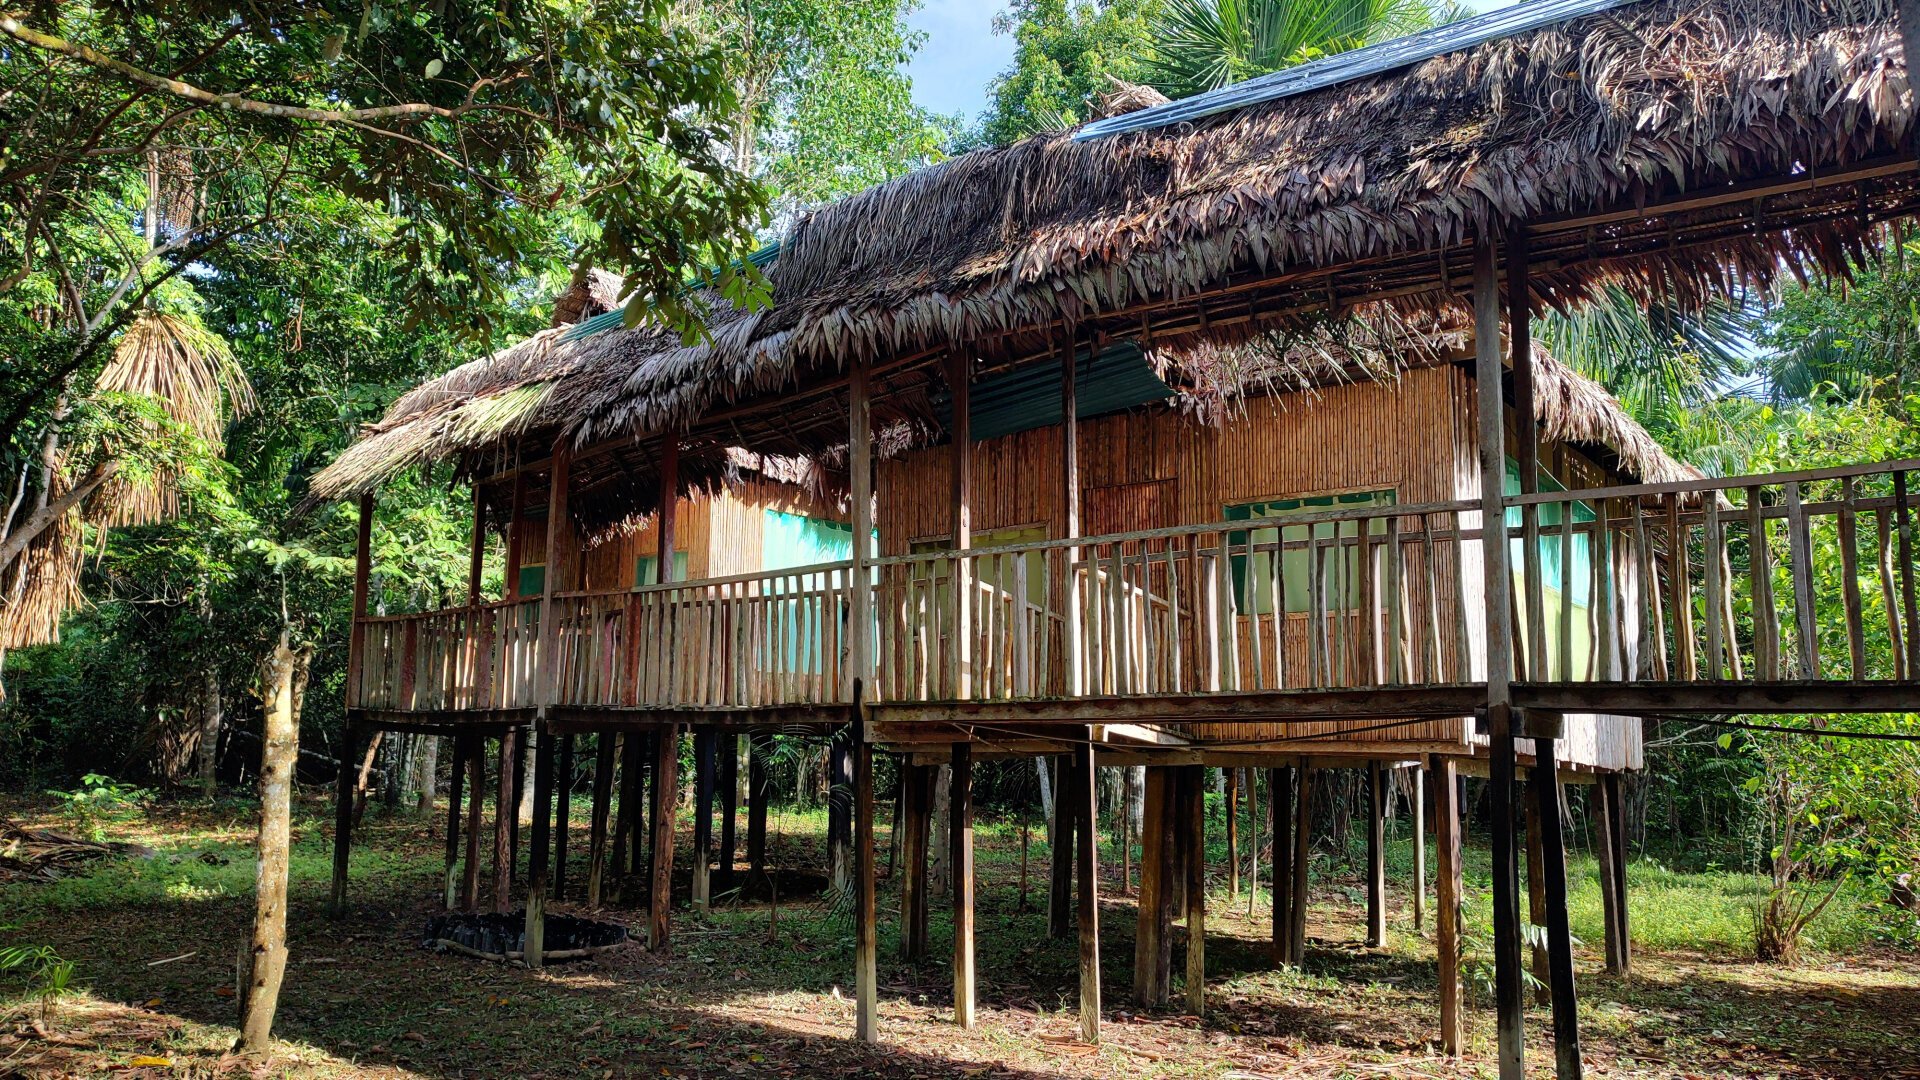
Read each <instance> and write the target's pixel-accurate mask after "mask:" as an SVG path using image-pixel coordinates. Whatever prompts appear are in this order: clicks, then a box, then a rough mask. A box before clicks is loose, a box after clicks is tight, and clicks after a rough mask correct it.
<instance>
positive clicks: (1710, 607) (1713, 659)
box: [1700, 491, 1732, 681]
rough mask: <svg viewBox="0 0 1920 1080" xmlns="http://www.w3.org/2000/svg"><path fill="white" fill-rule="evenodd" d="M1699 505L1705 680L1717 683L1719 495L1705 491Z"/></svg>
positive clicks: (1718, 646) (1718, 666)
mask: <svg viewBox="0 0 1920 1080" xmlns="http://www.w3.org/2000/svg"><path fill="white" fill-rule="evenodd" d="M1700 505H1701V507H1702V510H1703V513H1704V516H1705V518H1706V528H1705V530H1704V531H1705V533H1706V546H1705V556H1706V557H1705V559H1704V560H1703V562H1704V564H1705V565H1704V567H1703V568H1704V569H1705V570H1706V572H1707V595H1706V616H1707V678H1709V679H1713V680H1715V681H1718V680H1719V679H1720V677H1721V667H1720V646H1721V631H1720V614H1721V607H1722V605H1721V603H1720V590H1721V588H1722V584H1721V581H1720V548H1721V535H1720V495H1719V493H1718V492H1714V491H1709V492H1706V493H1705V494H1703V495H1701V496H1700ZM1727 629H1728V630H1729V631H1731V630H1732V627H1728V628H1727Z"/></svg>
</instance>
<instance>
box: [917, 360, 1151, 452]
mask: <svg viewBox="0 0 1920 1080" xmlns="http://www.w3.org/2000/svg"><path fill="white" fill-rule="evenodd" d="M1075 364H1076V365H1077V366H1076V367H1075V369H1074V370H1075V374H1074V383H1075V390H1076V393H1075V395H1074V397H1075V404H1076V405H1077V408H1076V409H1075V410H1074V412H1075V415H1077V416H1078V417H1079V418H1080V419H1082V420H1087V419H1091V418H1092V417H1096V416H1104V415H1106V414H1107V413H1112V412H1119V411H1120V410H1122V409H1131V408H1133V407H1134V406H1136V405H1145V404H1147V403H1148V402H1153V401H1165V400H1166V399H1167V398H1170V397H1172V396H1173V391H1172V390H1171V389H1169V388H1168V386H1167V384H1166V383H1164V382H1161V381H1160V377H1159V376H1157V375H1155V374H1154V373H1153V366H1152V365H1151V364H1149V363H1147V358H1146V356H1145V355H1144V354H1142V353H1141V351H1140V347H1139V346H1137V345H1135V344H1134V343H1133V342H1131V341H1124V342H1120V343H1118V344H1114V345H1109V346H1108V347H1107V348H1105V349H1103V350H1101V352H1100V355H1098V356H1094V357H1089V356H1087V354H1086V352H1085V350H1082V351H1081V352H1080V353H1078V354H1077V355H1076V359H1075ZM933 405H934V412H935V415H936V416H937V417H938V418H939V420H940V425H941V426H942V427H951V426H952V420H953V398H952V397H951V396H950V395H948V394H945V393H944V392H943V393H937V394H936V395H935V396H934V401H933ZM969 405H970V406H971V407H970V409H969V413H970V415H971V418H972V430H973V439H974V441H975V442H979V441H981V440H983V439H996V438H999V437H1000V436H1002V435H1012V434H1014V433H1015V432H1020V431H1031V430H1033V429H1034V428H1043V427H1051V426H1053V425H1054V424H1058V423H1060V421H1061V418H1062V416H1063V413H1062V411H1061V409H1060V365H1059V364H1058V363H1057V362H1042V363H1037V364H1028V365H1027V366H1025V367H1022V368H1019V369H1017V370H1014V371H1009V372H1007V373H1006V374H1004V375H995V376H993V377H992V378H988V379H982V380H980V381H979V382H977V383H974V384H973V387H972V390H971V400H970V402H969Z"/></svg>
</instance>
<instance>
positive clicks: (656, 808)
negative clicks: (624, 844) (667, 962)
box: [647, 724, 680, 952]
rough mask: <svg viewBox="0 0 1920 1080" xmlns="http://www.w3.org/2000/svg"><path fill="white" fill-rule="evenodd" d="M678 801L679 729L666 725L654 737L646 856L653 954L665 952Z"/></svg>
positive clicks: (648, 929) (650, 934) (649, 926)
mask: <svg viewBox="0 0 1920 1080" xmlns="http://www.w3.org/2000/svg"><path fill="white" fill-rule="evenodd" d="M679 799H680V729H679V728H678V727H677V726H675V725H672V724H669V725H667V726H666V727H663V728H661V729H660V730H659V732H658V733H657V734H656V735H655V736H654V757H653V843H652V844H651V845H649V852H648V858H649V860H650V861H651V862H652V864H653V873H652V874H651V875H650V876H651V879H652V883H651V887H650V889H649V891H648V895H647V948H649V949H651V950H653V951H655V952H663V951H665V950H666V948H667V925H668V923H667V915H668V912H670V911H671V910H672V909H673V825H674V804H675V803H676V802H678V801H679Z"/></svg>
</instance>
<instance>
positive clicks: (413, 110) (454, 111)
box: [0, 15, 495, 124]
mask: <svg viewBox="0 0 1920 1080" xmlns="http://www.w3.org/2000/svg"><path fill="white" fill-rule="evenodd" d="M0 33H4V34H6V35H7V36H8V37H11V38H13V39H14V40H16V41H19V42H22V43H24V44H27V45H31V46H33V47H34V48H36V49H43V50H46V51H47V52H54V53H59V54H61V55H63V56H70V57H72V58H74V59H75V60H79V61H81V62H82V63H86V64H91V65H93V66H94V67H97V68H104V69H105V70H107V71H111V72H113V73H114V74H116V75H119V76H121V77H122V78H125V79H127V80H129V81H131V82H133V83H135V84H136V85H139V86H144V87H146V88H147V89H149V90H155V91H159V92H161V93H166V94H172V95H174V96H175V97H180V98H185V99H186V100H188V101H195V102H199V103H200V104H202V105H209V106H215V107H218V108H222V109H232V110H234V111H236V112H244V113H251V114H253V115H255V116H271V117H276V118H280V119H290V120H313V121H316V122H319V123H323V124H339V123H361V124H364V123H367V122H368V121H373V120H389V119H404V118H408V117H439V118H440V119H443V120H454V119H458V118H459V117H461V116H463V115H465V114H467V113H470V112H476V111H480V110H491V109H492V108H493V106H491V105H484V104H478V103H476V102H475V101H474V100H473V93H474V91H475V90H478V89H479V88H480V87H481V86H484V85H487V84H489V83H491V82H494V81H495V80H491V79H482V80H480V82H477V83H475V84H474V85H473V87H472V88H471V89H469V91H468V93H467V98H466V100H465V101H463V102H461V103H460V104H459V105H457V106H453V107H451V108H449V107H447V106H444V105H430V104H428V103H426V102H424V101H409V102H403V103H401V104H397V105H376V106H372V107H370V108H365V109H315V108H310V107H308V106H305V105H282V104H278V103H276V102H271V101H258V100H255V99H253V98H248V97H242V96H241V95H239V94H216V93H214V92H213V91H211V90H206V89H202V88H201V87H198V86H195V85H193V84H192V83H190V82H185V81H183V80H180V79H171V78H168V77H167V76H165V75H157V74H155V73H153V72H151V71H147V70H146V69H144V68H139V67H135V66H134V65H132V64H129V63H127V62H126V61H124V60H116V59H114V58H113V57H111V56H108V55H107V54H105V53H103V52H100V51H99V50H97V49H92V48H89V47H87V46H85V45H80V44H76V43H74V42H71V41H68V40H66V39H65V38H60V37H55V36H54V35H52V34H47V33H42V32H41V31H38V30H35V29H33V28H32V27H29V26H25V25H22V24H21V22H20V20H19V19H16V18H14V17H13V16H11V15H0Z"/></svg>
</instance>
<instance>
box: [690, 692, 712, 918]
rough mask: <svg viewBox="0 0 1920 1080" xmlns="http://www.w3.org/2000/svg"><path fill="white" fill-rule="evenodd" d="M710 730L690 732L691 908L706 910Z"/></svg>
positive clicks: (709, 885)
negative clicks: (691, 747)
mask: <svg viewBox="0 0 1920 1080" xmlns="http://www.w3.org/2000/svg"><path fill="white" fill-rule="evenodd" d="M715 740H716V736H715V733H714V732H713V730H712V729H698V728H696V729H695V730H694V733H693V909H694V910H695V911H705V910H707V905H708V901H709V899H710V898H711V897H712V895H713V854H712V852H713V752H714V743H715Z"/></svg>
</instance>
